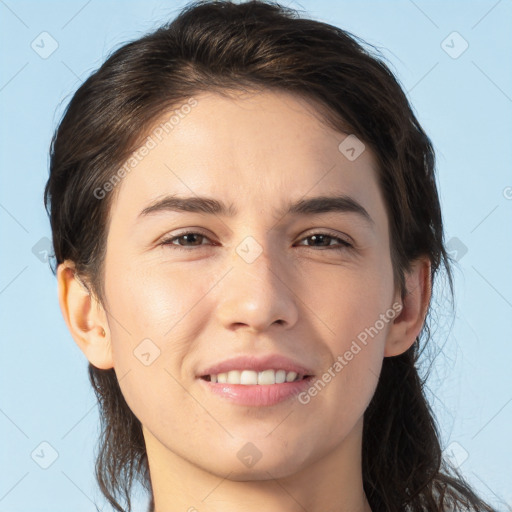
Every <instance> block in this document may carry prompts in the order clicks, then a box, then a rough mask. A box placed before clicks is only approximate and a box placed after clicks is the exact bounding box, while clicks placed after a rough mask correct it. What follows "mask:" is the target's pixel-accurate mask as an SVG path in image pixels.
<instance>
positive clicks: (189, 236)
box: [159, 231, 209, 251]
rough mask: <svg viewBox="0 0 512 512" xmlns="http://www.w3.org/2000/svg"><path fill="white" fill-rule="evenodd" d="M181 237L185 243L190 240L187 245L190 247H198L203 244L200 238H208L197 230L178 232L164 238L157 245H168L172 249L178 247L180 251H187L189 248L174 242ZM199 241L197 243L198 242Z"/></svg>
mask: <svg viewBox="0 0 512 512" xmlns="http://www.w3.org/2000/svg"><path fill="white" fill-rule="evenodd" d="M181 239H183V240H184V241H185V243H188V242H190V243H191V244H192V245H190V246H188V247H190V248H191V249H192V248H194V247H199V246H201V245H205V244H202V243H201V240H205V239H206V240H209V238H208V237H207V236H206V235H203V234H202V233H199V232H197V231H186V232H184V233H180V234H178V235H176V236H173V237H170V238H166V239H165V240H162V242H160V244H159V245H162V246H165V245H170V246H172V247H173V249H178V250H181V251H189V250H190V249H186V248H185V247H187V246H182V245H179V244H175V243H174V242H175V241H179V240H181ZM198 242H199V243H198Z"/></svg>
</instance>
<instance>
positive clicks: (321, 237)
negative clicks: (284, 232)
mask: <svg viewBox="0 0 512 512" xmlns="http://www.w3.org/2000/svg"><path fill="white" fill-rule="evenodd" d="M302 240H311V241H312V242H313V244H316V243H317V242H318V245H312V246H306V247H310V248H312V249H314V248H315V247H317V248H319V247H325V248H326V249H329V250H335V251H342V250H346V249H349V248H352V247H353V246H352V244H351V243H349V242H347V241H346V240H345V239H344V238H340V237H339V236H335V235H333V234H332V233H312V234H311V235H308V236H307V237H305V238H302ZM333 240H335V241H337V242H339V243H338V244H334V246H333V245H331V243H330V242H332V241H333ZM326 242H327V243H326Z"/></svg>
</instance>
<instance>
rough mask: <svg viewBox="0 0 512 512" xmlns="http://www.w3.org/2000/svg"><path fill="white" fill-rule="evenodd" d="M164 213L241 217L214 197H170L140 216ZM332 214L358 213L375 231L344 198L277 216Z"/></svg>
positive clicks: (295, 206)
mask: <svg viewBox="0 0 512 512" xmlns="http://www.w3.org/2000/svg"><path fill="white" fill-rule="evenodd" d="M164 211H175V212H193V213H205V214H208V215H219V216H224V217H235V216H236V215H237V214H238V211H237V209H236V208H235V207H234V205H233V204H230V205H227V204H226V203H224V202H223V201H220V200H217V199H214V198H212V197H204V196H191V197H183V196H177V195H169V196H165V197H163V198H161V199H158V200H157V201H155V202H153V203H152V204H150V205H149V206H147V207H146V208H144V209H143V210H142V211H141V212H140V214H139V217H145V216H148V215H151V214H155V213H159V212H164ZM330 212H339V213H355V214H357V215H358V216H360V217H361V218H362V219H363V220H364V221H365V222H366V223H367V224H368V225H369V226H370V227H373V225H374V224H375V222H374V220H373V219H372V218H371V216H370V214H369V213H368V211H367V210H366V209H365V208H364V206H363V205H362V204H360V203H359V202H357V201H356V200H355V199H353V198H352V197H350V196H347V195H344V194H342V195H335V196H317V197H309V198H305V199H299V200H298V201H296V202H293V203H289V204H288V205H287V206H286V207H285V208H284V209H283V210H281V211H280V212H278V215H283V216H285V215H288V214H291V215H319V214H322V213H330Z"/></svg>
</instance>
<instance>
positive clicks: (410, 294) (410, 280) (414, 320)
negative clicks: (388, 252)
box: [384, 256, 432, 357]
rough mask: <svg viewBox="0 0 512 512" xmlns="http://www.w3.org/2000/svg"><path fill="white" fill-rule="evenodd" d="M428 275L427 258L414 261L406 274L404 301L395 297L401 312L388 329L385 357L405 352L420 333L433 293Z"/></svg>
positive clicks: (429, 268) (428, 261)
mask: <svg viewBox="0 0 512 512" xmlns="http://www.w3.org/2000/svg"><path fill="white" fill-rule="evenodd" d="M430 272H431V263H430V259H429V258H428V257H426V256H425V257H421V258H418V259H417V260H416V261H414V262H413V263H412V265H411V270H410V272H408V273H407V274H406V276H405V281H406V284H405V285H406V289H407V292H406V293H405V296H404V297H403V300H402V298H401V297H397V299H399V300H400V301H401V303H402V310H401V312H400V314H399V315H398V316H397V317H396V318H395V319H394V320H393V324H392V325H391V327H390V329H389V332H388V336H387V338H386V346H385V350H384V357H392V356H397V355H399V354H402V353H404V352H405V351H406V350H407V349H409V348H410V347H411V346H412V344H413V343H414V341H415V340H416V338H417V336H418V335H419V333H420V332H421V329H422V327H423V324H424V323H425V317H426V314H427V310H428V306H429V303H430V296H431V293H432V290H431V276H430Z"/></svg>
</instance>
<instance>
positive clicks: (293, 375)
mask: <svg viewBox="0 0 512 512" xmlns="http://www.w3.org/2000/svg"><path fill="white" fill-rule="evenodd" d="M310 377H312V375H305V374H298V373H297V372H293V371H285V370H273V369H269V370H264V371H261V372H256V371H253V370H230V371H229V372H224V373H219V374H210V375H202V376H201V377H200V378H201V379H202V380H205V381H206V382H212V383H219V384H234V385H236V384H239V385H245V386H255V385H260V386H270V385H275V384H285V383H291V382H299V381H301V380H305V379H308V378H310Z"/></svg>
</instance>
